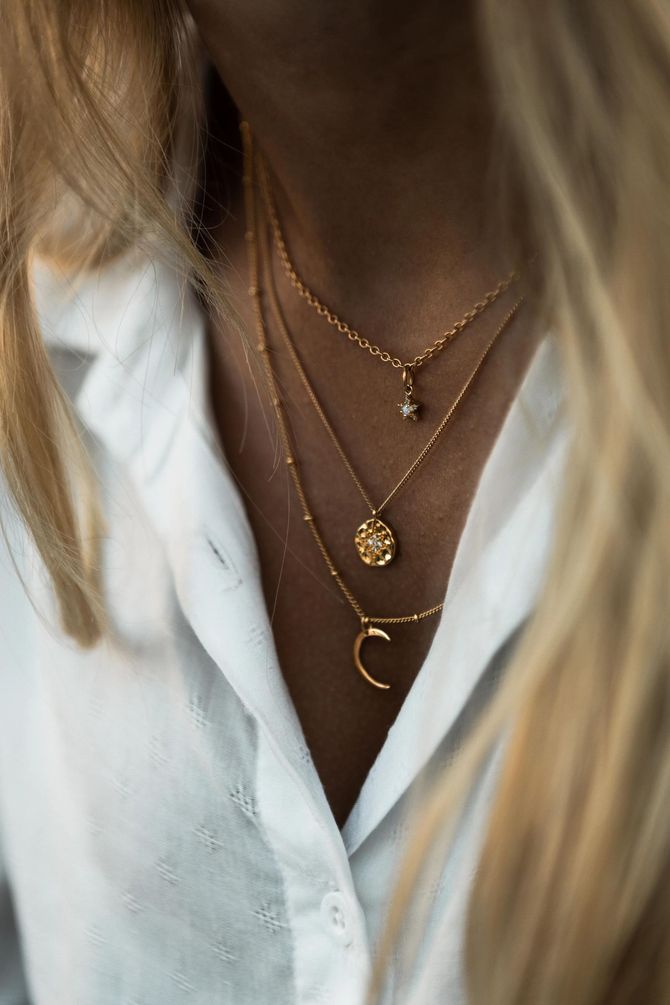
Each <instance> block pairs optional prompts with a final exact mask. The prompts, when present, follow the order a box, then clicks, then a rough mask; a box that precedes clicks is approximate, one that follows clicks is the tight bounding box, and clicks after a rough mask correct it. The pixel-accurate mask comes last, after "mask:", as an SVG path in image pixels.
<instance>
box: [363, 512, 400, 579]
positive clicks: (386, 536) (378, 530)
mask: <svg viewBox="0 0 670 1005" xmlns="http://www.w3.org/2000/svg"><path fill="white" fill-rule="evenodd" d="M354 544H355V545H356V551H357V552H358V557H359V558H360V559H361V561H362V562H365V564H366V565H370V566H372V567H373V568H377V569H381V568H383V566H385V565H388V564H389V562H392V561H393V559H394V557H395V553H396V547H397V546H396V540H395V537H394V535H393V531H392V530H391V528H390V527H387V525H386V524H385V523H384V521H383V520H380V519H379V518H378V517H372V518H371V519H370V520H366V521H365V523H362V524H361V525H360V527H359V528H358V530H357V531H356V536H355V537H354Z"/></svg>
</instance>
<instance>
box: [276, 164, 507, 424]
mask: <svg viewBox="0 0 670 1005" xmlns="http://www.w3.org/2000/svg"><path fill="white" fill-rule="evenodd" d="M257 158H258V175H259V180H260V189H261V194H262V197H263V203H264V205H265V211H266V213H267V215H268V219H269V220H270V225H271V227H272V233H273V236H274V244H275V250H276V252H277V256H278V258H279V261H280V262H281V265H282V268H283V270H284V272H285V274H286V276H287V278H288V280H289V282H290V284H291V286H292V287H293V289H294V290H296V292H297V293H298V294H299V295H300V296H301V297H302V299H303V300H304V301H305V303H307V304H309V306H310V307H312V308H313V309H314V310H315V311H316V313H317V314H318V315H319V316H320V317H322V318H324V319H325V320H326V321H327V322H328V324H330V325H332V326H333V327H334V328H336V329H337V331H338V332H340V334H342V335H346V337H347V338H348V340H349V341H350V342H352V343H354V344H355V345H357V346H359V348H361V349H364V350H366V351H367V352H368V353H370V355H371V356H373V357H375V358H377V359H379V360H380V362H382V363H388V364H389V366H392V367H394V369H396V370H402V384H403V399H402V401H401V402H399V403H398V408H399V410H400V414H401V415H402V417H403V419H412V420H413V421H414V422H416V420H417V419H418V418H419V415H420V410H421V402H419V401H417V400H416V398H415V397H414V378H415V375H416V371H417V370H418V369H419V367H420V366H423V365H424V364H425V363H427V362H429V360H432V359H434V358H435V357H436V356H437V355H438V354H439V353H441V352H442V350H443V349H444V348H445V347H446V346H447V345H448V344H449V343H450V342H451V341H452V339H454V338H455V337H456V335H458V334H459V332H462V331H463V330H464V329H465V328H467V327H468V325H469V324H471V322H472V321H474V320H475V318H477V317H479V315H480V314H482V313H483V312H484V311H485V310H486V308H487V307H490V306H491V305H492V304H494V303H495V301H496V300H497V299H498V297H500V296H501V295H502V294H503V293H505V292H506V291H507V290H508V289H509V287H510V286H511V285H512V283H513V282H515V281H516V280H517V279H518V278H519V272H518V271H517V270H516V269H514V270H513V271H512V272H510V274H509V275H508V276H507V277H506V278H505V279H502V280H501V281H500V282H499V283H498V285H497V286H496V287H495V289H493V290H490V291H489V292H488V293H486V294H484V296H483V297H482V299H481V300H479V301H477V303H476V304H475V305H474V306H473V307H472V308H471V309H470V310H469V311H466V313H465V314H464V315H463V317H462V318H461V319H460V321H456V322H455V324H454V325H452V327H451V328H450V329H449V330H448V331H446V332H444V333H443V334H442V335H441V336H440V337H439V338H437V339H435V341H434V342H433V343H432V344H431V345H429V346H428V347H427V348H426V349H424V351H423V352H421V353H419V354H418V355H417V356H415V357H414V359H412V360H407V361H405V362H403V361H402V360H401V359H400V358H399V357H398V356H393V355H392V354H391V353H390V352H388V351H387V350H386V349H382V348H381V347H380V346H378V345H375V344H374V343H372V342H370V341H369V340H368V339H366V338H364V336H362V335H361V334H360V332H358V331H357V330H356V329H355V328H352V327H351V326H350V325H349V324H347V322H346V321H343V320H342V318H340V317H339V316H338V315H337V314H336V313H335V312H334V311H333V310H331V308H330V307H328V306H327V305H326V304H324V303H323V301H321V300H320V299H319V298H318V297H317V295H316V293H314V292H313V291H312V290H311V289H310V287H309V286H308V285H307V283H306V282H305V280H304V279H303V278H302V277H301V276H300V274H299V273H298V270H297V269H296V267H295V265H294V264H293V261H292V260H291V257H290V255H289V253H288V248H287V245H286V239H285V237H284V232H283V229H282V226H281V222H280V220H279V213H278V211H277V206H276V203H275V200H274V197H273V194H272V189H271V186H270V178H269V173H268V169H267V164H266V162H265V158H264V157H263V155H262V154H261V153H258V154H257Z"/></svg>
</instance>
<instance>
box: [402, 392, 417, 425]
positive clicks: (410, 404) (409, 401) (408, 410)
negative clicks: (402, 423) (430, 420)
mask: <svg viewBox="0 0 670 1005" xmlns="http://www.w3.org/2000/svg"><path fill="white" fill-rule="evenodd" d="M419 407H420V406H419V403H418V401H414V399H413V398H412V396H411V395H409V394H408V395H406V396H405V399H404V401H401V402H400V404H399V405H398V408H399V409H400V414H401V415H402V417H403V420H405V419H411V420H412V421H413V422H416V420H417V419H418V418H419Z"/></svg>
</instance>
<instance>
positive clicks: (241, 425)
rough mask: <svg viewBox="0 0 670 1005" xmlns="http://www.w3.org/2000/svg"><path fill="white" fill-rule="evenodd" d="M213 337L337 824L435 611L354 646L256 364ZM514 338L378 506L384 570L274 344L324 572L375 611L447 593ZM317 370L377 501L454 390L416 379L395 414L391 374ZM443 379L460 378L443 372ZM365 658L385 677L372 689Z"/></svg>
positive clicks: (351, 491) (409, 607) (285, 645)
mask: <svg viewBox="0 0 670 1005" xmlns="http://www.w3.org/2000/svg"><path fill="white" fill-rule="evenodd" d="M211 341H212V349H213V351H212V355H211V360H212V369H211V374H212V380H211V393H212V400H213V404H214V411H215V414H216V419H217V425H218V429H219V435H220V439H221V443H222V446H223V449H224V452H225V454H226V457H227V460H228V463H229V465H230V467H231V468H232V470H233V473H234V475H235V477H236V479H237V480H238V483H239V485H240V488H241V491H242V494H243V496H244V499H245V502H246V508H247V513H248V517H249V521H250V524H251V527H252V530H253V532H254V536H255V540H256V544H257V548H258V554H259V559H260V567H261V572H262V579H263V589H264V593H265V598H266V604H267V608H268V612H269V614H270V617H271V621H272V627H273V634H274V638H275V643H276V648H277V653H278V657H279V662H280V666H281V668H282V673H283V675H284V678H285V680H286V684H287V687H288V690H289V692H290V695H291V698H292V700H293V703H294V705H295V708H296V711H297V714H298V718H299V720H300V722H301V725H302V728H303V731H304V735H305V739H306V742H307V744H308V746H309V748H310V751H311V754H312V757H313V760H314V763H315V766H316V769H317V771H318V773H319V776H320V778H321V781H322V784H323V786H324V789H325V792H326V795H327V798H328V800H329V802H330V805H331V808H332V810H333V813H334V816H335V818H336V820H337V821H338V823H340V824H343V823H344V821H345V820H346V818H347V816H348V814H349V812H350V810H351V808H352V806H353V804H354V803H355V801H356V798H357V796H358V793H359V792H360V789H361V787H362V784H363V782H364V780H365V778H366V776H367V774H368V772H369V770H370V767H371V766H372V764H373V762H374V760H375V759H376V757H377V755H378V753H379V751H380V749H381V747H382V746H383V744H384V741H385V738H386V734H387V733H388V730H389V728H390V726H391V725H392V724H393V722H394V720H395V719H396V717H397V716H398V714H399V711H400V709H401V707H402V705H403V702H404V700H405V698H406V696H407V693H408V691H409V690H410V688H411V686H412V684H413V682H414V680H415V678H416V675H417V674H418V672H419V671H420V668H421V666H422V664H423V662H424V660H425V657H426V654H427V652H428V649H429V647H430V644H431V641H432V638H433V635H434V632H435V629H436V626H437V621H438V617H439V615H436V616H432V617H427V618H425V619H424V620H420V621H419V622H418V623H414V622H412V621H410V622H409V623H406V624H397V625H388V626H383V627H384V630H385V632H386V634H387V635H388V636H389V639H390V641H387V640H386V639H384V638H383V637H375V638H369V639H366V640H365V641H364V642H363V643H362V644H361V645H360V649H359V650H358V651H355V642H356V639H357V636H359V633H360V631H361V624H360V619H359V617H358V616H357V614H356V613H355V611H354V610H353V609H352V606H351V603H350V602H349V601H348V600H347V599H346V598H345V596H343V593H342V590H341V589H340V588H339V586H338V584H337V583H336V581H335V580H334V578H333V576H332V574H331V570H330V569H329V568H328V565H327V563H326V562H325V561H324V556H323V554H322V553H321V552H320V550H319V548H318V547H317V545H316V543H315V541H314V538H313V535H312V533H311V532H310V528H309V526H308V522H307V521H306V520H305V519H304V512H303V506H302V504H301V501H300V499H299V497H298V494H297V493H296V488H295V485H294V483H293V480H292V477H291V473H290V472H289V469H288V465H287V464H286V458H285V450H284V449H283V447H282V445H281V441H280V437H279V435H278V430H277V424H276V417H275V414H274V411H273V409H272V407H271V403H270V396H269V392H268V389H267V388H266V387H265V386H264V385H263V375H262V368H261V367H254V366H253V365H252V367H251V369H250V368H249V367H248V366H247V365H246V363H243V362H242V358H243V354H240V347H239V345H236V344H235V342H234V341H232V340H230V339H226V340H225V341H224V340H223V339H221V338H217V337H216V332H213V333H212V340H211ZM517 343H518V346H517V348H518V349H519V350H522V352H521V353H520V354H518V355H517V357H516V360H515V371H516V372H515V373H514V374H513V375H510V376H511V377H512V376H513V377H514V379H510V380H508V381H504V380H500V379H498V381H497V382H496V381H495V380H494V379H491V378H493V376H494V375H493V374H489V375H488V379H485V375H483V379H482V380H481V382H480V383H479V385H478V386H477V387H476V388H474V389H473V392H472V394H471V395H470V396H469V398H468V400H467V402H464V403H463V405H462V407H461V408H460V409H459V411H458V413H456V414H454V417H453V420H452V422H451V423H450V426H449V428H448V429H445V432H444V434H443V435H442V436H441V437H440V441H439V443H437V444H436V445H435V447H434V448H433V451H432V454H431V457H430V460H429V461H426V462H424V465H422V467H424V468H425V470H422V471H420V472H419V471H417V473H416V475H414V476H413V477H412V478H411V479H410V480H409V482H408V483H407V485H406V486H405V487H404V488H403V490H402V491H401V492H400V493H398V495H397V497H396V498H395V499H394V500H393V505H392V506H389V509H388V514H385V519H387V520H388V523H389V525H390V526H391V527H392V529H393V532H394V535H395V537H396V539H397V554H396V557H395V558H394V559H393V561H392V562H391V563H390V564H389V565H388V566H386V567H384V568H376V567H369V566H367V565H365V564H364V563H363V562H362V561H361V559H360V557H359V555H358V553H357V550H356V547H355V543H354V538H355V533H356V529H357V528H358V527H359V525H360V524H361V522H362V521H364V520H365V519H366V518H367V517H369V516H370V513H369V510H368V509H367V507H366V505H365V503H364V501H363V500H362V498H361V495H360V492H359V491H357V489H356V486H355V485H354V484H353V483H352V479H351V477H350V475H349V473H348V472H347V471H346V469H345V468H344V466H343V464H342V462H341V459H340V458H339V457H338V455H337V452H336V451H335V450H334V449H333V445H332V443H331V442H330V441H329V438H328V436H327V435H326V434H325V433H324V429H323V427H322V425H321V424H320V423H319V421H318V419H317V417H316V416H315V414H314V409H313V406H312V403H311V402H310V400H309V398H308V396H307V395H306V393H305V391H304V388H303V387H302V385H301V384H300V381H299V380H297V379H296V375H295V372H294V370H293V368H292V366H291V361H290V359H288V357H287V356H286V354H282V353H281V352H280V351H279V350H278V349H277V350H276V351H275V352H274V353H273V360H272V364H273V367H274V369H275V371H276V374H277V379H278V385H279V386H280V387H281V389H282V392H281V393H282V395H283V399H284V406H285V414H286V415H287V416H288V419H289V421H290V425H291V433H292V441H293V448H292V454H294V455H295V457H294V460H295V462H296V464H297V465H298V467H299V473H300V480H301V484H302V486H303V489H304V492H305V497H306V499H307V500H308V504H309V508H310V511H311V512H312V513H313V514H314V517H315V520H316V521H317V523H318V529H319V532H320V534H321V536H322V539H323V542H324V543H325V545H326V547H327V551H328V554H329V556H330V557H331V559H332V562H333V564H334V566H335V568H336V569H337V571H338V572H339V573H340V575H341V577H342V580H343V581H344V582H345V583H346V585H347V587H348V589H349V590H350V591H351V594H352V595H353V596H354V597H355V599H356V600H357V601H358V602H359V604H360V605H361V607H362V608H363V610H364V611H365V612H366V613H369V615H370V616H371V617H382V616H383V617H403V616H412V615H414V614H416V613H419V612H423V611H424V610H427V609H430V608H432V607H434V606H436V605H437V604H439V603H440V602H441V601H442V600H443V599H444V596H445V592H446V589H447V584H448V579H449V574H450V570H451V566H452V564H453V560H454V556H455V554H456V550H457V547H458V542H459V539H460V536H461V534H462V531H463V527H464V524H465V521H466V518H467V514H468V510H469V508H470V505H471V502H472V499H473V496H474V494H475V490H476V486H477V482H478V479H479V477H480V475H481V471H482V468H483V466H484V464H485V461H486V458H487V456H488V454H489V452H490V449H491V446H492V444H493V442H494V440H495V437H496V435H497V433H498V431H499V429H500V426H501V424H502V422H503V420H504V416H505V414H506V411H507V408H508V407H509V404H510V401H511V398H512V397H513V393H514V390H515V389H516V385H517V383H518V380H519V379H520V376H521V374H522V372H523V368H524V367H525V364H526V362H527V358H528V352H529V349H530V342H529V341H528V340H524V339H522V338H521V337H520V336H517ZM315 362H317V364H318V361H315ZM318 369H319V374H320V381H319V384H320V388H321V392H322V398H323V400H324V403H326V402H327V401H330V403H331V409H332V407H333V405H332V403H333V402H338V401H339V402H340V403H344V415H341V414H340V416H339V422H338V433H339V434H340V435H341V439H342V442H343V443H346V444H347V450H348V454H349V455H350V457H351V460H352V462H353V463H354V464H355V467H356V471H357V473H360V476H361V479H362V480H365V482H366V487H368V488H369V492H370V494H371V495H372V496H373V497H379V499H383V498H384V497H385V495H386V494H387V492H388V490H389V489H390V488H392V487H393V486H394V485H395V484H396V483H397V481H398V480H399V478H401V477H402V475H403V473H404V472H405V471H406V470H407V469H408V468H409V467H410V466H411V464H412V462H413V460H414V459H415V458H416V456H417V455H418V453H420V451H421V449H422V447H423V446H424V445H425V442H426V441H427V440H428V438H429V437H430V434H431V433H432V432H433V430H434V428H435V426H436V423H437V422H438V421H439V419H440V417H441V414H442V410H443V408H444V407H446V406H448V404H449V401H450V400H451V398H452V397H453V393H454V391H453V390H451V389H449V390H447V393H446V394H445V393H444V389H443V388H441V387H440V383H439V381H438V380H437V379H435V380H434V381H433V382H432V383H430V384H429V383H428V382H426V383H425V387H424V390H425V392H426V393H430V392H431V391H432V396H433V401H432V404H431V406H430V407H429V408H427V409H426V413H427V414H426V416H425V421H424V422H423V423H418V422H417V423H408V424H404V423H403V421H402V418H401V416H399V415H397V414H396V411H395V406H396V405H397V402H396V401H395V400H394V399H395V398H397V397H399V395H398V393H397V391H398V387H397V384H398V381H397V375H395V374H391V375H389V378H392V379H386V380H385V379H384V377H385V375H378V374H377V373H376V372H375V371H373V375H370V374H369V373H366V372H365V370H363V371H362V376H361V371H358V376H356V374H354V376H353V377H352V375H351V373H347V372H346V371H344V370H341V371H339V372H338V368H337V367H333V366H332V364H331V365H329V361H328V360H327V359H323V360H322V361H321V366H320V367H318ZM464 370H465V371H467V363H466V365H465V366H464ZM497 375H498V378H500V363H499V365H498V374H497ZM376 376H382V379H379V380H375V377H376ZM435 377H436V378H437V375H435ZM452 384H453V387H454V388H456V387H457V385H458V377H457V376H455V375H454V380H453V381H452ZM333 424H335V416H334V415H333ZM359 642H360V639H359ZM357 665H358V669H357ZM361 665H362V666H363V667H364V668H365V670H366V672H367V673H369V675H370V676H371V677H373V678H375V679H377V680H379V681H382V682H384V683H387V684H389V685H390V687H389V688H388V689H385V690H381V689H378V688H374V687H372V686H371V685H370V684H369V683H368V682H367V681H366V680H365V679H364V677H363V676H362V674H361V673H360V672H359V670H360V667H361ZM444 672H445V674H446V673H448V667H446V666H445V671H444Z"/></svg>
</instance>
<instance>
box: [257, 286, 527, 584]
mask: <svg viewBox="0 0 670 1005" xmlns="http://www.w3.org/2000/svg"><path fill="white" fill-rule="evenodd" d="M267 271H268V283H267V287H266V290H267V294H268V299H269V301H270V306H271V308H272V312H273V315H274V317H275V320H276V322H277V327H278V329H279V332H280V334H281V336H282V339H283V341H284V344H285V345H286V348H287V351H288V353H289V356H290V357H291V361H292V363H293V366H294V367H295V370H296V372H297V374H298V377H299V379H300V382H301V384H302V386H303V387H304V389H305V392H306V393H307V396H308V398H309V400H310V401H311V403H312V405H313V407H314V410H315V411H316V414H317V415H318V417H319V419H320V421H321V424H322V425H323V428H324V429H325V431H326V433H327V434H328V437H329V438H330V440H331V442H332V443H333V446H334V447H335V449H336V450H337V453H338V455H339V457H340V460H341V461H342V464H343V465H344V467H345V468H346V470H347V472H348V473H349V476H350V477H351V480H352V481H353V483H354V484H355V486H356V488H357V489H358V491H359V493H360V495H361V497H362V499H363V501H364V502H365V504H366V506H367V507H368V509H369V510H370V513H371V516H370V518H369V519H367V520H365V521H364V522H363V523H362V524H361V525H360V526H359V527H358V529H357V530H356V533H355V535H354V545H355V548H356V553H357V555H358V557H359V558H360V559H361V561H362V562H364V563H365V564H366V565H368V566H371V567H373V568H383V567H384V566H387V565H389V564H390V563H391V562H392V561H393V559H394V557H395V555H396V552H397V548H398V537H397V533H396V532H395V531H394V530H392V529H391V527H389V525H388V524H387V523H386V522H385V521H383V520H381V519H380V516H381V513H382V511H383V510H384V509H386V507H387V506H388V505H389V503H390V502H391V501H392V500H393V499H394V498H395V496H396V495H397V494H398V492H400V490H401V489H402V488H404V486H405V485H406V484H407V482H408V481H409V480H410V478H412V476H413V475H414V474H415V473H416V471H417V470H418V468H419V467H420V466H421V464H422V463H423V461H424V460H425V459H426V457H427V456H428V454H429V453H430V451H431V450H432V448H433V447H434V446H435V444H436V442H437V440H438V439H439V437H440V435H441V434H442V432H443V431H444V429H445V428H446V426H447V425H448V423H449V421H450V419H451V417H452V416H453V414H454V412H455V411H456V409H457V408H458V406H459V405H460V403H461V401H462V400H463V398H464V397H465V395H466V394H467V392H468V390H469V388H470V386H471V385H472V383H473V382H474V380H475V378H476V377H477V374H478V373H479V371H480V369H481V368H482V366H483V365H484V362H485V361H486V358H487V357H488V355H489V353H490V351H491V350H492V348H493V346H494V345H495V343H496V341H497V340H498V338H499V336H500V335H501V334H502V332H503V331H504V330H505V329H506V328H507V326H508V325H509V324H510V322H511V321H512V318H513V317H514V316H515V314H516V313H517V312H518V310H519V308H520V307H521V304H522V303H523V298H520V299H519V300H517V302H516V303H515V304H514V305H513V307H512V308H511V309H510V310H509V311H508V313H507V314H506V315H505V317H504V318H503V320H502V323H501V324H500V326H499V327H498V329H497V331H496V333H495V335H494V336H493V338H492V339H491V340H490V341H489V342H488V344H487V345H486V347H485V348H484V350H483V352H482V353H481V355H480V357H479V359H478V361H477V364H476V366H475V367H474V369H473V370H472V372H471V374H470V376H469V377H468V379H467V381H466V382H465V384H464V385H463V387H462V388H461V390H460V392H459V394H458V395H457V397H456V399H455V400H454V401H453V402H452V404H451V405H450V407H449V409H448V410H447V412H446V413H445V415H444V416H443V418H442V421H441V422H440V423H439V425H438V426H437V428H436V430H435V432H434V433H433V435H432V436H431V437H430V439H429V440H428V442H427V443H426V445H425V446H424V448H423V450H422V451H421V452H420V453H419V454H418V456H417V457H416V459H415V460H414V462H413V463H412V464H411V465H410V467H409V468H408V469H407V471H406V472H405V473H404V475H403V476H402V478H401V479H400V480H399V481H398V482H397V483H396V484H395V486H394V487H393V488H392V489H391V491H390V492H389V493H388V495H387V496H386V498H385V499H384V500H383V502H381V503H380V504H379V505H378V506H375V505H374V503H373V502H372V500H371V498H370V495H369V493H368V492H367V490H366V488H365V486H364V485H363V483H362V481H361V479H360V478H359V476H358V475H357V473H356V471H355V469H354V466H353V464H352V463H351V461H350V460H349V458H348V457H347V454H346V452H345V450H344V447H343V446H342V442H341V440H340V438H339V437H338V436H337V434H336V432H335V430H334V429H333V427H332V424H331V422H330V420H329V419H328V417H327V415H326V413H325V412H324V410H323V406H322V405H321V402H320V401H319V399H318V396H317V394H316V391H315V390H314V387H313V385H312V383H311V381H310V379H309V377H308V376H307V373H306V371H305V368H304V366H303V363H302V360H301V359H300V355H299V354H298V350H297V349H296V346H295V343H294V342H293V339H292V337H291V335H290V333H289V330H288V326H287V325H286V322H285V321H284V318H283V315H282V312H281V307H280V306H279V301H278V297H277V291H276V288H275V285H274V278H273V276H272V269H271V266H268V270H267Z"/></svg>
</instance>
